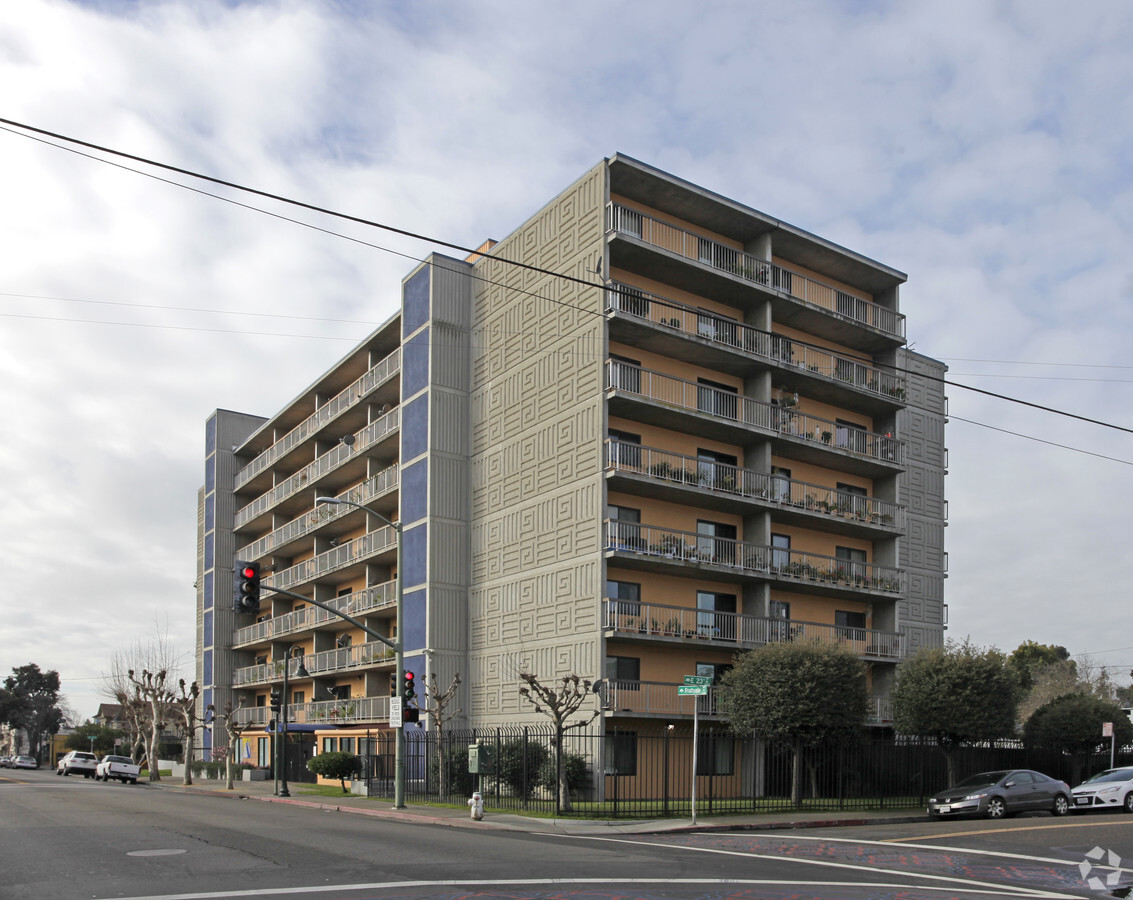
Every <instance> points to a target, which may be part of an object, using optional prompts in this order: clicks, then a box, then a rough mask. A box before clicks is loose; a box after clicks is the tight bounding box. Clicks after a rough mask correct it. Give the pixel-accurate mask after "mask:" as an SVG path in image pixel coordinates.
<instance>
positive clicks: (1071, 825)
mask: <svg viewBox="0 0 1133 900" xmlns="http://www.w3.org/2000/svg"><path fill="white" fill-rule="evenodd" d="M1106 824H1107V825H1133V822H1130V821H1120V822H1107V823H1106ZM1096 825H1097V823H1096V822H1059V823H1058V824H1057V825H1023V826H1021V827H1019V828H982V829H980V830H979V831H951V832H948V833H947V834H926V835H924V836H923V837H904V838H885V840H886V841H898V842H900V841H929V840H932V839H933V838H950V837H966V836H968V835H971V834H1002V833H1004V832H1005V831H1039V830H1041V829H1043V828H1093V827H1096Z"/></svg>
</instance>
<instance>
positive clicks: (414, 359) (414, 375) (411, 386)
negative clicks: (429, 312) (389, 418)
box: [401, 328, 429, 397]
mask: <svg viewBox="0 0 1133 900" xmlns="http://www.w3.org/2000/svg"><path fill="white" fill-rule="evenodd" d="M428 386H429V329H428V328H426V329H425V330H424V331H421V332H418V333H417V334H415V335H414V336H413V337H412V338H410V339H409V340H408V341H406V342H405V345H404V346H403V347H402V349H401V396H402V397H412V396H413V395H414V394H416V393H417V392H418V391H423V390H424V389H425V388H427V387H428Z"/></svg>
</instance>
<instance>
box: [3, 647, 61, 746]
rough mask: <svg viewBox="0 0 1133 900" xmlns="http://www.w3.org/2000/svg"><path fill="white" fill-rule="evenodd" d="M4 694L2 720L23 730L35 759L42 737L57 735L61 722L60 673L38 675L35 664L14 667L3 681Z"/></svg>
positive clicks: (41, 673) (51, 672)
mask: <svg viewBox="0 0 1133 900" xmlns="http://www.w3.org/2000/svg"><path fill="white" fill-rule="evenodd" d="M4 691H5V692H6V694H7V697H6V698H4V699H2V700H0V706H3V707H5V708H6V709H5V719H4V721H6V722H7V724H8V725H10V726H11V727H12V728H21V729H23V730H24V732H25V733H26V734H27V739H28V748H29V752H30V753H31V755H32V756H34V757H36V759H38V758H39V748H40V744H41V742H42V740H43V737H44V736H45V735H52V734H56V733H58V731H59V726H60V725H61V724H62V723H63V711H62V710H61V709H60V708H59V673H58V672H56V671H55V670H54V669H52V670H50V671H48V672H41V671H40V668H39V666H37V665H36V664H35V663H28V664H27V665H26V666H17V667H14V668H13V669H12V674H11V675H9V676H8V677H7V678H5V679H4Z"/></svg>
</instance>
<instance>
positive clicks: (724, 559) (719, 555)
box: [696, 519, 736, 565]
mask: <svg viewBox="0 0 1133 900" xmlns="http://www.w3.org/2000/svg"><path fill="white" fill-rule="evenodd" d="M696 533H697V535H698V537H697V539H696V552H697V554H698V555H699V556H700V558H701V560H703V561H706V562H715V563H721V564H723V565H735V562H736V526H735V525H727V524H725V523H724V522H706V521H704V520H703V519H702V520H700V521H698V522H697V523H696Z"/></svg>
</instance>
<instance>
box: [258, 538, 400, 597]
mask: <svg viewBox="0 0 1133 900" xmlns="http://www.w3.org/2000/svg"><path fill="white" fill-rule="evenodd" d="M396 544H397V532H396V531H395V530H394V529H393V528H391V527H390V526H388V525H386V526H385V527H384V528H379V529H378V530H377V531H371V532H369V533H367V534H364V535H362V536H361V537H356V538H354V540H352V541H347V542H346V543H345V544H342V545H341V546H338V547H335V548H334V549H332V550H327V551H326V552H325V553H319V554H318V555H316V556H312V557H311V558H310V559H305V560H303V562H301V563H299V564H298V565H294V566H291V567H289V568H286V569H283V570H281V571H279V572H272V574H271V575H270V576H268V577H267V578H265V579H264V580H263V585H264V588H266V589H270V588H273V587H275V588H280V589H287V588H290V587H291V586H292V585H296V584H303V583H304V582H307V581H311V580H313V579H315V578H318V577H320V576H323V575H329V574H330V573H331V572H334V571H336V570H337V569H342V568H345V567H346V566H349V565H353V564H354V563H358V562H362V561H363V560H365V559H367V558H369V557H371V556H374V555H375V554H377V553H381V552H382V551H384V550H388V549H390V548H391V547H394V546H396Z"/></svg>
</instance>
